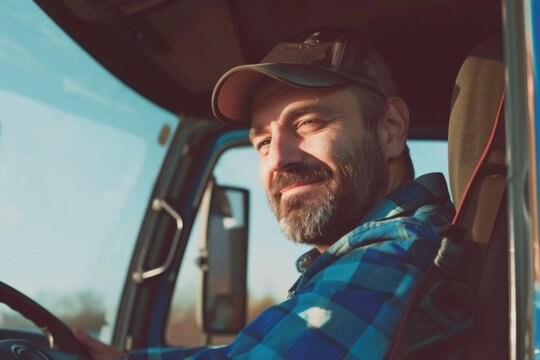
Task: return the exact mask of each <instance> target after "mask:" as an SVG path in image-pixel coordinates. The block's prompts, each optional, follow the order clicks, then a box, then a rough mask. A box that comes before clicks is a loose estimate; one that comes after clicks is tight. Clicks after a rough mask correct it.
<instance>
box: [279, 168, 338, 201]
mask: <svg viewBox="0 0 540 360" xmlns="http://www.w3.org/2000/svg"><path fill="white" fill-rule="evenodd" d="M331 177H332V169H330V167H329V166H328V165H326V164H324V163H316V164H299V165H295V166H294V167H291V168H288V169H287V170H286V171H283V172H277V173H275V174H274V176H273V178H272V182H271V183H270V193H271V194H273V195H274V196H279V195H281V193H280V190H281V189H283V188H284V187H286V186H289V185H291V184H294V183H296V182H306V183H308V182H316V181H325V180H328V179H330V178H331Z"/></svg>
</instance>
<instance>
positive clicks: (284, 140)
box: [268, 129, 304, 171]
mask: <svg viewBox="0 0 540 360" xmlns="http://www.w3.org/2000/svg"><path fill="white" fill-rule="evenodd" d="M299 145H300V144H299V139H298V137H297V136H295V134H292V133H289V132H287V131H284V130H282V129H274V131H273V134H272V141H271V142H270V149H269V154H268V155H269V159H270V160H269V164H268V165H269V170H270V171H286V170H287V169H289V168H291V167H294V166H296V165H298V164H300V163H301V162H302V160H303V158H304V155H303V151H302V150H301V149H300V147H299Z"/></svg>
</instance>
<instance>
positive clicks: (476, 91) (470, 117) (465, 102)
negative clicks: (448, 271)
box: [448, 37, 505, 206]
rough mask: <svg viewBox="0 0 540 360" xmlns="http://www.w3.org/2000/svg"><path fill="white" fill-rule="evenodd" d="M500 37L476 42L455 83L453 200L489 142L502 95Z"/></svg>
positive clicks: (458, 199)
mask: <svg viewBox="0 0 540 360" xmlns="http://www.w3.org/2000/svg"><path fill="white" fill-rule="evenodd" d="M502 59H503V56H502V40H501V38H499V37H497V38H493V39H490V40H488V41H486V42H484V43H482V44H480V45H478V46H477V47H476V48H475V49H474V50H473V51H472V52H471V53H470V54H469V56H468V57H467V58H466V59H465V61H464V62H463V65H462V66H461V69H460V71H459V74H458V76H457V79H456V84H455V86H454V92H453V95H452V106H451V111H450V122H449V128H448V167H449V176H450V188H451V191H452V196H453V199H454V203H455V204H456V206H458V205H459V204H460V203H461V200H462V197H463V193H464V191H465V188H466V186H467V184H468V182H469V179H470V177H471V176H472V174H473V171H474V169H475V167H476V164H477V163H478V161H479V160H480V158H481V156H482V154H483V152H484V149H485V147H486V145H487V144H488V141H489V138H490V135H491V133H492V128H493V125H494V123H495V120H496V117H497V116H498V112H499V107H500V103H501V101H502V98H503V96H504V91H505V84H504V62H503V60H502Z"/></svg>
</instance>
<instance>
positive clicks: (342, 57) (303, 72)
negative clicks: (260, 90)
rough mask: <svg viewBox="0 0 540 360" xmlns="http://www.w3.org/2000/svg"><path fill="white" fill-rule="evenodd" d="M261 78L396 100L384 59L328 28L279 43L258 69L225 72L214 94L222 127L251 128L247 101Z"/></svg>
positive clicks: (351, 33) (352, 34) (356, 38)
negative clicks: (347, 88) (354, 89)
mask: <svg viewBox="0 0 540 360" xmlns="http://www.w3.org/2000/svg"><path fill="white" fill-rule="evenodd" d="M264 78H272V79H275V80H277V81H280V82H283V83H285V84H289V85H291V86H295V87H302V88H330V87H339V86H344V85H353V84H354V85H358V86H363V87H365V88H368V89H370V90H372V91H374V92H376V93H378V94H380V95H382V96H383V97H390V96H393V95H397V89H395V85H394V81H393V80H392V76H391V74H390V70H389V68H388V66H387V64H386V62H385V61H384V59H383V58H382V56H381V55H380V54H379V53H378V52H377V51H376V50H375V49H374V48H373V47H372V46H371V45H369V44H368V43H367V42H365V41H364V40H363V39H362V37H361V36H360V35H359V34H358V33H357V32H356V31H355V30H351V29H341V28H337V27H327V28H323V29H319V30H311V31H306V32H302V33H299V34H296V35H294V36H292V37H290V38H289V39H287V40H285V41H283V42H281V43H279V44H278V45H277V46H276V47H274V49H272V50H271V51H270V53H269V54H268V55H267V56H266V57H265V58H264V59H262V61H261V62H260V63H259V64H250V65H242V66H238V67H235V68H233V69H231V70H229V71H228V72H227V73H225V74H224V75H223V76H222V77H221V79H219V81H218V82H217V84H216V86H215V88H214V93H213V95H212V110H213V111H214V115H215V116H216V117H217V118H218V119H219V120H221V121H222V122H224V123H226V124H228V125H232V126H237V127H244V126H249V123H250V117H251V100H252V96H253V93H254V90H255V88H256V87H257V85H258V84H259V83H260V81H261V80H262V79H264Z"/></svg>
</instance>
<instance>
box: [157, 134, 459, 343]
mask: <svg viewBox="0 0 540 360" xmlns="http://www.w3.org/2000/svg"><path fill="white" fill-rule="evenodd" d="M446 147H447V145H446V141H409V148H410V151H411V157H412V159H413V162H414V164H415V169H416V175H417V176H419V175H421V174H424V173H427V172H443V173H444V174H445V176H446V177H447V176H448V175H447V167H448V166H447V155H446V154H447V150H446ZM213 176H214V177H215V179H216V182H217V183H218V184H220V185H228V186H235V187H242V188H246V189H248V190H249V191H250V197H251V198H250V199H251V204H250V233H249V245H248V249H249V251H248V296H249V299H248V321H249V320H251V319H253V318H254V317H255V316H256V315H257V314H259V313H260V312H261V311H262V310H264V309H266V308H267V307H269V306H270V305H272V304H274V303H277V302H280V301H283V300H285V299H286V296H287V291H288V289H289V288H290V286H291V285H292V284H293V283H294V281H296V279H297V277H298V273H297V271H296V268H295V261H296V258H297V257H298V256H300V255H301V254H302V253H304V252H305V251H307V250H309V247H307V246H303V245H298V244H293V243H292V242H290V241H289V240H287V239H285V237H284V236H283V234H282V233H281V231H280V229H279V226H278V224H277V221H276V220H275V217H274V215H273V213H272V211H271V210H270V207H269V206H268V203H267V200H266V195H265V193H264V190H263V189H262V186H261V185H260V182H259V172H258V159H257V154H256V153H255V151H253V149H252V148H250V147H241V148H232V149H229V150H228V151H226V152H225V153H223V155H222V156H221V157H220V159H219V160H218V162H217V165H216V167H215V169H214V171H213ZM200 233H201V232H200V230H199V226H198V223H196V224H195V226H194V231H193V232H192V234H191V237H190V239H189V242H188V247H187V250H186V254H185V257H184V261H183V265H182V267H181V269H180V274H179V277H178V279H177V283H176V288H175V294H174V298H173V301H172V307H171V310H170V313H169V321H168V325H167V329H166V336H165V338H166V341H167V343H168V344H170V345H184V346H185V345H204V344H205V343H206V340H207V339H206V337H205V334H203V333H202V332H201V330H200V329H199V327H198V326H197V319H196V316H197V313H198V309H197V300H198V297H199V296H200V288H199V286H200V285H199V281H200V271H199V269H198V266H197V265H196V259H197V257H198V244H199V236H200ZM212 340H213V341H212V343H227V342H229V341H230V340H231V338H226V337H220V338H213V339H212Z"/></svg>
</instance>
